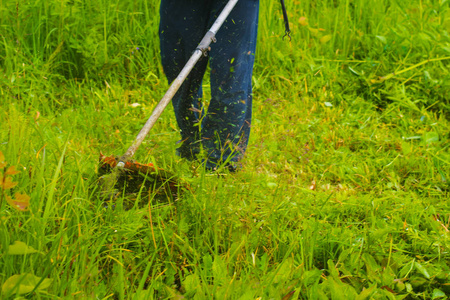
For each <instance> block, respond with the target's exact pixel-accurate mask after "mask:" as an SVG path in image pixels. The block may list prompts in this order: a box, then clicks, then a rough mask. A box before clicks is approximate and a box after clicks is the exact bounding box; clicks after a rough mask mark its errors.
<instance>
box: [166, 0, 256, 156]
mask: <svg viewBox="0 0 450 300" xmlns="http://www.w3.org/2000/svg"><path fill="white" fill-rule="evenodd" d="M226 3H227V1H225V0H162V1H161V11H160V12H161V23H160V39H161V56H162V63H163V68H164V71H165V73H166V75H167V77H168V80H169V81H172V80H173V79H175V77H176V76H177V75H178V73H179V72H180V71H181V69H182V67H183V66H184V64H185V63H186V62H187V60H188V59H189V57H190V56H191V54H192V53H193V50H194V49H195V48H196V47H197V45H198V43H199V41H200V40H201V39H202V37H203V35H204V34H205V33H206V32H207V30H208V29H209V27H210V26H211V25H212V23H213V22H214V20H215V19H216V17H217V14H218V13H219V12H220V11H221V10H222V8H223V7H224V6H225V4H226ZM258 10H259V1H258V0H241V1H239V2H238V4H237V5H236V7H235V8H234V9H233V11H232V12H231V14H230V16H229V17H228V18H227V21H226V22H225V23H224V24H223V26H222V28H221V29H220V30H219V32H218V33H217V36H216V38H217V43H215V44H212V45H211V51H210V53H209V61H210V67H211V96H212V98H211V102H210V105H209V108H208V113H207V115H206V116H205V118H204V119H203V120H202V128H201V132H199V128H198V126H197V125H198V118H199V112H200V111H201V110H202V107H201V104H200V103H199V101H198V100H199V98H201V97H202V93H201V82H202V78H203V75H204V72H205V69H206V65H207V61H208V60H207V59H206V58H202V59H201V60H200V61H199V62H198V63H197V66H196V67H195V68H194V70H193V71H192V72H191V74H190V75H189V76H188V78H187V80H186V82H185V83H184V84H183V86H182V87H181V89H180V91H179V92H178V93H177V95H176V96H175V97H174V99H173V106H174V109H175V114H176V118H177V122H178V125H179V127H180V130H181V136H182V139H183V140H186V141H187V143H185V144H184V145H183V147H185V149H183V151H186V150H187V151H192V152H194V154H195V153H197V151H198V150H197V148H196V147H195V145H196V144H195V143H194V142H195V141H196V140H198V139H199V138H201V139H202V144H203V146H204V148H205V150H206V152H207V155H208V161H209V164H211V165H214V164H216V163H221V162H224V161H227V160H230V161H237V160H239V159H240V158H241V157H242V155H243V154H244V152H245V149H246V148H247V144H248V138H249V135H250V125H251V114H252V84H251V78H252V72H253V64H254V54H255V48H256V35H257V23H258ZM199 133H200V134H199Z"/></svg>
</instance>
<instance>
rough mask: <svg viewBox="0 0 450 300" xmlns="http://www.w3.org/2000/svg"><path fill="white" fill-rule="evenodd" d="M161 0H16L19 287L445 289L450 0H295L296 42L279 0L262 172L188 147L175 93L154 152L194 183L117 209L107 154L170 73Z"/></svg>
mask: <svg viewBox="0 0 450 300" xmlns="http://www.w3.org/2000/svg"><path fill="white" fill-rule="evenodd" d="M158 5H159V4H158V1H109V0H108V1H107V0H103V1H100V2H98V1H97V2H95V1H34V2H24V1H22V2H21V1H10V0H0V70H1V72H0V99H1V100H0V151H1V152H2V153H3V154H4V156H5V161H4V162H2V161H0V164H2V165H5V166H4V168H3V170H1V171H0V174H4V173H6V172H7V170H8V168H9V167H10V166H15V167H16V168H17V169H18V170H20V171H21V172H20V173H19V174H15V175H8V176H3V175H2V178H6V177H9V178H11V179H12V182H17V185H16V186H15V187H12V188H9V189H3V188H2V189H0V244H1V248H0V249H1V250H0V284H2V292H1V294H0V298H2V299H3V298H4V299H8V298H11V299H13V298H19V297H20V296H23V297H25V298H27V299H96V298H98V299H166V298H175V299H181V298H182V296H184V297H185V298H186V299H190V298H194V299H208V298H215V299H327V298H328V299H432V298H433V299H445V298H446V297H447V296H446V294H450V286H449V283H450V264H449V259H450V254H449V247H450V234H449V230H450V205H449V202H448V199H449V193H450V186H449V180H450V151H449V150H450V142H449V137H450V118H449V116H450V102H449V99H450V72H449V69H450V68H449V66H450V36H449V28H450V7H449V5H450V2H449V1H443V0H440V1H417V0H414V1H403V0H396V1H393V0H386V1H381V0H373V1H367V0H347V1H312V0H305V1H297V0H295V1H288V2H287V5H288V12H289V15H290V18H291V22H292V24H291V27H292V30H293V33H292V38H293V39H292V42H288V41H286V40H282V36H283V34H284V32H283V31H284V27H283V24H282V15H281V11H280V8H279V4H278V3H277V2H276V1H272V2H270V3H269V1H262V2H261V22H260V31H259V45H258V50H257V58H256V66H255V72H254V78H253V80H254V102H255V103H254V114H253V128H252V136H251V141H250V146H249V149H248V152H247V155H246V157H245V159H244V168H243V170H242V171H240V172H238V173H236V174H233V175H227V176H222V177H218V176H209V175H208V174H207V173H205V172H204V171H203V170H202V169H201V168H199V167H198V164H196V163H190V162H187V161H183V160H181V159H179V158H178V157H176V156H175V147H176V145H175V142H176V141H177V140H178V139H179V134H178V129H177V126H176V122H175V118H174V115H173V111H172V110H171V108H168V109H167V111H166V112H165V113H164V114H163V115H162V117H161V119H160V120H159V121H158V124H157V125H156V126H155V128H154V129H153V130H152V131H151V133H150V134H149V136H148V138H147V139H146V141H145V142H144V144H143V145H142V146H141V148H140V149H139V150H138V152H137V154H136V157H135V158H136V159H137V160H138V161H140V162H144V163H148V162H156V163H157V164H158V165H160V166H162V167H164V168H165V169H168V170H171V171H172V172H174V174H176V175H177V176H178V177H180V178H182V179H183V180H184V181H186V182H188V183H189V185H190V189H188V190H185V191H183V192H182V193H180V196H179V198H177V199H173V198H172V197H167V203H166V204H163V203H161V202H157V201H150V202H149V199H147V198H145V199H138V201H137V204H136V206H134V207H133V208H132V209H130V210H124V209H123V206H122V205H121V201H122V200H121V199H119V200H118V201H117V203H115V204H116V206H115V207H114V209H113V208H112V206H111V205H109V204H107V205H105V203H104V202H103V201H102V199H100V197H99V194H98V191H97V190H96V189H95V188H93V186H92V182H93V180H94V179H95V178H96V174H95V171H96V169H97V163H98V156H99V152H103V153H104V154H107V155H121V154H123V152H124V151H125V150H126V148H127V147H128V146H129V145H130V143H131V142H132V140H133V139H134V137H135V135H136V134H137V133H138V131H139V130H140V128H141V127H142V125H143V124H144V122H145V120H146V118H147V117H148V116H149V115H150V113H151V111H152V108H153V107H154V106H155V104H156V103H157V101H159V99H160V98H161V96H162V95H163V94H164V92H165V90H166V89H167V87H168V85H167V82H166V80H165V78H164V74H163V73H162V68H161V65H160V60H159V50H158V49H159V46H158V36H157V26H158V14H157V8H158ZM137 48H139V50H138V49H137ZM205 86H207V82H205ZM133 103H139V104H140V106H136V107H135V106H134V105H131V104H133ZM0 157H1V156H0ZM5 180H6V179H3V182H2V185H1V186H2V187H5V182H6V181H5ZM16 193H20V195H24V194H25V195H29V196H30V206H29V210H28V211H19V210H16V209H14V208H13V207H12V206H11V204H10V203H9V202H10V201H8V199H16V200H17V199H18V197H17V194H16ZM20 195H19V196H20ZM16 241H20V242H23V243H24V244H25V245H24V244H16V245H18V246H13V245H14V243H15V242H16ZM26 245H27V246H28V247H27V246H26ZM15 247H16V248H15ZM29 247H32V248H29ZM25 274H32V275H34V276H36V278H35V277H32V276H30V275H28V276H25ZM14 275H22V276H21V277H13V276H14ZM8 279H10V281H8V282H7V280H8ZM11 280H13V281H12V282H13V284H9V282H11ZM5 282H6V283H7V284H5ZM27 284H28V285H27ZM27 287H28V289H27ZM19 288H20V290H19Z"/></svg>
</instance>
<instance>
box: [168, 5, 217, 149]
mask: <svg viewBox="0 0 450 300" xmlns="http://www.w3.org/2000/svg"><path fill="white" fill-rule="evenodd" d="M210 6H211V4H210V1H209V0H162V1H161V7H160V27H159V36H160V48H161V61H162V65H163V69H164V73H165V74H166V76H167V79H168V80H169V83H171V82H172V81H173V80H174V79H175V78H176V77H177V76H178V74H179V73H180V71H181V70H182V69H183V67H184V65H185V64H186V62H187V61H188V60H189V58H190V57H191V55H192V53H193V52H194V50H195V48H196V47H197V45H198V44H199V42H200V41H201V39H202V38H203V35H204V34H205V33H206V32H207V30H208V28H207V26H208V23H209V11H210ZM207 63H208V60H207V58H201V59H200V61H199V62H198V63H197V65H196V66H195V67H194V69H193V70H192V71H191V73H190V75H189V76H188V77H187V78H186V80H185V82H184V83H183V85H182V86H181V87H180V90H179V91H178V92H177V94H176V95H175V97H174V98H173V99H172V104H173V107H174V111H175V116H176V120H177V123H178V126H179V128H180V131H181V138H182V140H183V141H184V142H183V144H182V146H181V147H180V148H179V152H178V153H179V154H180V155H181V156H182V157H186V158H193V157H194V156H195V155H196V154H197V153H198V150H197V147H195V145H191V143H194V142H195V141H196V140H197V139H198V138H199V136H198V135H199V130H200V129H199V127H198V126H196V125H197V124H198V119H199V117H200V114H199V113H198V112H199V111H201V110H202V105H201V103H200V101H199V99H200V98H202V90H201V83H202V78H203V75H204V73H205V69H206V66H207Z"/></svg>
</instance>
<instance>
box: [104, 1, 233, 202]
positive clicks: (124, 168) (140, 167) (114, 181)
mask: <svg viewBox="0 0 450 300" xmlns="http://www.w3.org/2000/svg"><path fill="white" fill-rule="evenodd" d="M237 2H238V0H230V1H228V3H227V5H226V6H225V8H224V9H223V10H222V12H221V13H220V15H219V16H218V17H217V19H216V21H215V22H214V24H213V25H212V26H211V28H210V30H209V31H208V32H207V33H206V34H205V36H204V37H203V39H202V40H201V42H200V44H199V45H198V46H197V48H196V49H195V51H194V53H193V54H192V56H191V57H190V59H189V60H188V62H187V63H186V65H185V66H184V68H183V69H182V70H181V72H180V74H179V75H178V77H177V78H176V79H175V80H174V81H173V82H172V84H171V85H170V87H169V89H168V90H167V92H166V94H165V95H164V97H163V98H162V99H161V101H159V103H158V105H157V106H156V107H155V108H154V110H153V112H152V114H151V116H150V117H149V118H148V120H147V122H146V123H145V125H144V127H142V129H141V131H140V132H139V134H138V135H137V137H136V139H135V140H134V142H133V144H132V145H131V146H130V147H129V148H128V150H127V151H126V152H125V154H123V155H122V156H120V157H118V158H115V157H114V156H109V157H105V156H103V155H101V156H100V161H101V165H100V170H102V171H103V172H104V173H105V172H106V174H104V175H102V176H101V177H100V180H99V182H100V186H101V190H102V194H103V195H104V196H106V197H111V196H114V195H115V194H116V193H117V192H118V191H120V184H121V183H123V181H124V177H128V178H129V177H130V176H131V177H133V176H141V174H142V175H145V176H147V177H148V176H151V177H153V179H154V180H155V181H169V183H173V182H174V180H173V178H171V176H170V174H167V172H164V171H163V170H162V169H157V168H155V167H154V166H153V165H152V164H146V165H144V164H139V163H137V162H133V161H131V158H132V157H133V156H134V154H135V152H136V151H137V149H138V148H139V146H140V145H141V144H142V142H143V140H144V139H145V137H146V136H147V134H148V133H149V131H150V129H152V128H153V126H154V125H155V123H156V121H157V120H158V118H159V117H160V116H161V114H162V112H163V111H164V109H165V108H166V107H167V105H168V104H169V102H170V101H171V100H172V98H173V97H174V96H175V94H176V92H177V91H178V89H179V88H180V86H181V85H182V83H183V82H184V80H185V79H186V77H187V76H188V75H189V73H190V72H191V70H192V69H193V68H194V66H195V65H196V64H197V62H198V61H199V59H200V57H202V56H203V55H205V56H206V55H207V52H208V51H209V49H210V48H209V46H210V44H211V42H215V40H216V38H215V36H216V33H217V31H218V30H219V29H220V27H221V26H222V24H223V23H224V22H225V20H226V18H227V17H228V15H229V14H230V12H231V10H232V9H233V8H234V6H235V5H236V3H237ZM109 171H110V173H109V174H108V173H107V172H109ZM172 186H173V184H172Z"/></svg>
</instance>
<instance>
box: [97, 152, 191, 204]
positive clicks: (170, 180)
mask: <svg viewBox="0 0 450 300" xmlns="http://www.w3.org/2000/svg"><path fill="white" fill-rule="evenodd" d="M118 162H119V157H115V156H105V155H103V154H102V153H100V164H99V168H98V175H99V177H100V179H102V178H105V177H106V178H107V176H108V174H110V173H111V172H112V171H113V170H114V169H115V168H116V167H117V164H118ZM105 175H106V176H105ZM186 188H188V185H187V184H186V183H185V182H182V181H180V180H179V179H178V178H176V176H175V175H173V174H172V173H170V172H168V171H166V170H163V169H161V168H157V167H155V166H154V165H153V164H151V163H150V164H140V163H138V162H135V161H127V162H126V163H125V165H124V166H123V167H122V168H121V171H120V172H119V173H118V176H117V178H115V181H114V186H113V188H112V189H110V190H109V191H108V194H107V195H104V196H105V198H108V199H111V198H113V199H115V198H118V197H120V196H125V197H126V198H131V199H137V198H138V197H139V198H141V199H146V200H148V198H149V197H151V198H152V199H157V201H164V200H167V199H176V198H177V197H178V193H179V191H180V190H182V189H186Z"/></svg>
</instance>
